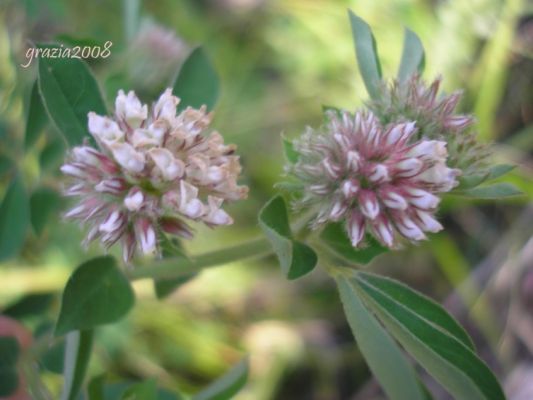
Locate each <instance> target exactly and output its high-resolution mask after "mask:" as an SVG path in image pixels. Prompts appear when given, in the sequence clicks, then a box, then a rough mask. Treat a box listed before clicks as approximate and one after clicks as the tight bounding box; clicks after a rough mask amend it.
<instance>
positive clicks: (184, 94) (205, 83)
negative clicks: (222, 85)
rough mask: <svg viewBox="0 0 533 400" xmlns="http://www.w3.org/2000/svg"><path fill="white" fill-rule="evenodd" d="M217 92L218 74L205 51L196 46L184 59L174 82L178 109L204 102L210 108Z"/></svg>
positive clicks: (213, 103) (196, 106)
mask: <svg viewBox="0 0 533 400" xmlns="http://www.w3.org/2000/svg"><path fill="white" fill-rule="evenodd" d="M218 94H219V81H218V75H217V73H216V71H215V70H214V68H213V66H212V65H211V62H210V61H209V59H208V57H207V55H206V54H205V51H204V50H203V49H202V48H201V47H198V48H196V49H195V50H194V51H193V52H192V53H191V55H190V56H189V57H188V58H187V60H185V62H184V63H183V65H182V67H181V69H180V71H179V74H178V77H177V78H176V82H175V83H174V95H175V96H178V97H179V98H180V99H181V102H180V104H179V105H178V110H183V109H185V108H186V107H187V106H191V107H194V108H200V107H201V106H202V105H204V104H205V105H206V106H207V109H208V110H212V109H213V107H214V106H215V104H216V102H217V100H218Z"/></svg>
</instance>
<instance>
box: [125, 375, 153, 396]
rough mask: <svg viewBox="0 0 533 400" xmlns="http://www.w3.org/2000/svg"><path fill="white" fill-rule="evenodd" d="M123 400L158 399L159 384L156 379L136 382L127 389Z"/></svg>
mask: <svg viewBox="0 0 533 400" xmlns="http://www.w3.org/2000/svg"><path fill="white" fill-rule="evenodd" d="M121 400H157V386H156V382H155V380H154V379H149V380H147V381H145V382H140V383H136V384H134V385H131V386H130V387H129V388H127V389H126V391H125V392H124V394H123V395H122V397H121Z"/></svg>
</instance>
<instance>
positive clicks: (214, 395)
mask: <svg viewBox="0 0 533 400" xmlns="http://www.w3.org/2000/svg"><path fill="white" fill-rule="evenodd" d="M248 370H249V365H248V359H244V360H242V361H241V362H239V363H238V364H237V365H236V366H235V367H233V368H232V369H231V370H229V371H228V372H227V373H226V374H224V375H223V376H222V377H221V378H219V379H217V380H216V381H215V382H213V383H212V384H211V385H209V386H208V387H207V388H206V389H204V390H202V391H201V392H200V393H198V394H197V395H196V396H194V397H193V400H230V399H232V398H233V396H235V395H236V394H237V393H238V392H239V391H240V390H241V389H242V388H243V387H244V385H245V384H246V380H247V379H248Z"/></svg>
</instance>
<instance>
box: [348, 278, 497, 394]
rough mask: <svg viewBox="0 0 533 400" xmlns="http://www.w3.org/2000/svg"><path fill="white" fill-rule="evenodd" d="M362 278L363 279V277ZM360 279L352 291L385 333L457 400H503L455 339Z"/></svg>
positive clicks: (492, 380)
mask: <svg viewBox="0 0 533 400" xmlns="http://www.w3.org/2000/svg"><path fill="white" fill-rule="evenodd" d="M363 278H364V275H363ZM363 278H360V277H359V275H358V276H357V278H356V279H355V280H353V281H352V282H354V287H355V288H356V289H357V290H358V292H359V293H360V294H361V295H362V296H363V298H364V300H365V303H366V304H367V305H368V307H369V308H370V309H371V310H372V311H373V312H374V313H375V314H376V315H377V317H378V318H379V319H380V320H381V322H382V323H383V324H384V325H385V327H386V328H387V330H388V331H389V333H390V334H392V336H394V338H395V339H396V340H398V341H399V342H400V343H401V344H402V346H403V348H404V349H405V350H406V351H407V352H408V353H409V354H411V356H413V358H414V359H415V360H416V361H417V362H419V363H420V364H421V365H422V366H423V367H424V368H425V369H426V370H427V371H428V372H429V374H430V375H432V376H433V377H434V378H435V379H436V380H437V381H438V382H439V383H440V384H441V385H442V386H443V387H444V388H446V390H448V391H449V392H450V394H451V395H452V396H453V397H454V398H457V399H469V400H504V399H505V396H504V394H503V391H502V389H501V387H500V384H499V383H498V380H497V379H496V377H495V376H494V374H493V373H492V372H491V370H490V369H489V368H488V367H487V366H486V365H485V363H484V362H483V361H482V360H481V359H479V358H478V357H477V356H476V354H475V353H474V352H473V351H472V350H471V349H470V348H469V347H467V346H465V345H464V344H463V342H461V341H460V340H458V339H457V338H456V337H455V336H453V335H452V334H450V333H448V331H446V330H444V329H442V327H441V326H439V325H436V324H434V323H433V322H434V321H433V320H431V321H428V320H427V319H426V318H425V317H424V316H422V315H419V314H417V309H416V308H415V309H413V308H410V307H409V304H404V303H403V302H401V301H398V299H395V298H393V297H391V296H389V295H388V294H387V293H385V292H384V291H382V290H381V289H379V288H378V287H376V286H375V285H374V284H372V283H369V281H368V280H366V279H363Z"/></svg>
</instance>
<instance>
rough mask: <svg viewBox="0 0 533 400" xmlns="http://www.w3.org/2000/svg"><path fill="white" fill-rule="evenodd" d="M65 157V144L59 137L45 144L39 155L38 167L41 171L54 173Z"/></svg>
mask: <svg viewBox="0 0 533 400" xmlns="http://www.w3.org/2000/svg"><path fill="white" fill-rule="evenodd" d="M64 157H65V142H64V141H63V140H61V138H60V137H59V135H58V136H57V137H55V138H51V140H50V141H49V142H48V143H47V144H46V146H45V147H44V149H43V151H42V152H41V154H40V155H39V165H40V166H41V168H42V169H43V170H47V171H54V170H57V169H59V168H58V167H59V165H61V163H62V162H63V158H64Z"/></svg>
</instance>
